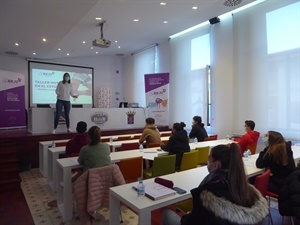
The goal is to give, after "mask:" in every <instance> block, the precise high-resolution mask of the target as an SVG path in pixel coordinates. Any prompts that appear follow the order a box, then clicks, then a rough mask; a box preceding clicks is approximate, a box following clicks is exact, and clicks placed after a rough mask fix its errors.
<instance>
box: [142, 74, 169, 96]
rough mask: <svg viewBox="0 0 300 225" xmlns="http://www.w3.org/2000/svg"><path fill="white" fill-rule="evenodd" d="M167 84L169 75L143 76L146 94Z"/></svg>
mask: <svg viewBox="0 0 300 225" xmlns="http://www.w3.org/2000/svg"><path fill="white" fill-rule="evenodd" d="M168 84H169V73H159V74H157V73H156V74H145V91H146V93H147V92H149V91H152V90H154V89H156V88H159V87H162V86H164V85H168Z"/></svg>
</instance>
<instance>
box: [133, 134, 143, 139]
mask: <svg viewBox="0 0 300 225" xmlns="http://www.w3.org/2000/svg"><path fill="white" fill-rule="evenodd" d="M141 137H142V134H136V135H134V136H133V139H140V138H141Z"/></svg>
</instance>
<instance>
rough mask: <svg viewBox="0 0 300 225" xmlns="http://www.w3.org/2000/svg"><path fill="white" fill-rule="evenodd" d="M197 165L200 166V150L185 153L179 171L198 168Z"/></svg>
mask: <svg viewBox="0 0 300 225" xmlns="http://www.w3.org/2000/svg"><path fill="white" fill-rule="evenodd" d="M197 166H198V151H192V152H185V153H183V156H182V160H181V164H180V170H179V171H184V170H189V169H193V168H197Z"/></svg>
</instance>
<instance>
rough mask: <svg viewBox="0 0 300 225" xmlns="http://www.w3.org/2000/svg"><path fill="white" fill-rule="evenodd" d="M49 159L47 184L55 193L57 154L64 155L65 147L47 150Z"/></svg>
mask: <svg viewBox="0 0 300 225" xmlns="http://www.w3.org/2000/svg"><path fill="white" fill-rule="evenodd" d="M48 151H49V154H48V155H49V158H48V160H49V161H48V184H49V186H50V187H51V189H52V190H53V191H56V187H57V176H56V174H57V172H56V171H57V161H56V160H57V159H58V158H59V154H61V153H65V151H66V147H65V146H61V147H55V148H48Z"/></svg>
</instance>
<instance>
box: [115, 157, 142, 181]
mask: <svg viewBox="0 0 300 225" xmlns="http://www.w3.org/2000/svg"><path fill="white" fill-rule="evenodd" d="M118 165H119V168H120V170H121V172H122V174H123V177H124V179H125V181H126V183H130V182H134V181H137V180H138V178H140V177H142V176H143V157H142V156H140V157H135V158H131V159H122V160H121V161H120V162H119V163H118Z"/></svg>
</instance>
